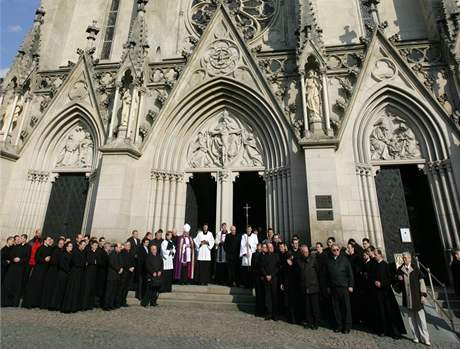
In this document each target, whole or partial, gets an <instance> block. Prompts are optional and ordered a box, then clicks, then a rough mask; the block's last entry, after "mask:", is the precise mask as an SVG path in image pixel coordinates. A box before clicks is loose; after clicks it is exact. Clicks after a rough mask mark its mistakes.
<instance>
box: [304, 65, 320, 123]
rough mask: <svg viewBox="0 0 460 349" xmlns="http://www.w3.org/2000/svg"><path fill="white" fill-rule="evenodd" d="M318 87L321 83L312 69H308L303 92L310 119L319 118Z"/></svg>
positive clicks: (315, 119)
mask: <svg viewBox="0 0 460 349" xmlns="http://www.w3.org/2000/svg"><path fill="white" fill-rule="evenodd" d="M320 89H321V85H320V83H319V79H318V77H317V75H316V73H315V72H314V71H313V70H309V71H308V73H307V78H306V79H305V93H306V100H307V110H308V116H309V119H310V120H311V121H318V120H321V116H320V110H321V99H320Z"/></svg>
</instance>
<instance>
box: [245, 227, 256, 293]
mask: <svg viewBox="0 0 460 349" xmlns="http://www.w3.org/2000/svg"><path fill="white" fill-rule="evenodd" d="M258 243H259V239H258V238H257V235H256V234H254V233H253V232H252V227H251V226H250V225H248V227H247V228H246V233H245V234H244V235H243V236H242V237H241V244H240V258H241V279H242V282H243V285H244V286H245V287H247V288H252V284H253V282H252V281H253V280H252V279H253V278H252V275H251V274H252V273H251V262H252V255H253V254H254V252H256V250H257V244H258Z"/></svg>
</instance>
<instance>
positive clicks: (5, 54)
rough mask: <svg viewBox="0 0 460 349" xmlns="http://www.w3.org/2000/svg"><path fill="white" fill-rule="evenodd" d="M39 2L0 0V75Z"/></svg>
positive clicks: (16, 49)
mask: <svg viewBox="0 0 460 349" xmlns="http://www.w3.org/2000/svg"><path fill="white" fill-rule="evenodd" d="M39 4H40V0H0V77H1V76H4V74H5V72H6V70H7V69H8V67H9V66H10V65H11V63H12V62H13V60H14V57H15V56H16V52H17V51H18V48H19V46H20V45H21V43H22V41H23V40H24V37H25V35H26V34H27V32H28V31H29V29H30V28H31V26H32V23H33V19H34V14H35V9H36V8H37V7H38V6H39ZM45 20H46V15H45Z"/></svg>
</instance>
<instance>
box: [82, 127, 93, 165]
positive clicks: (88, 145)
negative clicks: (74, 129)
mask: <svg viewBox="0 0 460 349" xmlns="http://www.w3.org/2000/svg"><path fill="white" fill-rule="evenodd" d="M79 160H80V164H81V165H83V167H90V166H91V164H92V163H93V141H92V140H91V135H90V134H89V132H85V138H83V140H82V141H81V143H80V156H79Z"/></svg>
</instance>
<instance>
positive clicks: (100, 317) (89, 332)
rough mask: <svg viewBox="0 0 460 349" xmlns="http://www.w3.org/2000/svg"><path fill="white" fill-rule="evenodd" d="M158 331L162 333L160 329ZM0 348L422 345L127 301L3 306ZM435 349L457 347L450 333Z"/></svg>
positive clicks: (378, 348)
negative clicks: (53, 308)
mask: <svg viewBox="0 0 460 349" xmlns="http://www.w3.org/2000/svg"><path fill="white" fill-rule="evenodd" d="M158 333H160V334H158ZM1 347H2V348H5V349H7V348H21V349H27V348H34V349H36V348H46V349H48V348H60V349H61V348H72V349H73V348H82V349H83V348H85V349H86V348H98V349H101V348H110V349H116V348H123V349H129V348H143V349H145V348H146V347H149V348H161V349H170V348H171V349H173V348H174V349H177V348H197V349H208V348H209V349H211V348H212V349H214V348H216V349H217V348H219V349H227V348H232V349H243V348H244V349H246V348H254V349H258V348H263V349H272V348H290V349H291V348H292V349H297V348H299V349H300V348H302V349H315V348H331V349H332V348H353V349H368V348H369V349H373V348H375V349H390V348H391V349H396V348H404V349H411V348H426V347H425V346H424V345H422V344H419V345H415V344H413V343H412V342H411V341H409V340H408V339H402V340H393V339H391V338H380V337H377V336H374V335H372V334H369V333H366V332H362V331H357V330H353V331H352V332H351V333H350V334H349V335H342V334H336V333H334V332H333V331H331V330H329V329H325V328H320V329H319V330H317V331H312V330H306V329H304V328H302V327H300V326H297V325H290V324H287V323H284V322H282V321H278V322H274V321H265V320H263V319H261V318H256V317H254V316H253V315H251V314H247V313H244V312H240V311H236V310H235V311H230V310H228V311H221V312H214V311H209V310H206V309H196V308H189V307H188V306H177V305H162V306H158V307H156V308H149V309H144V308H142V307H139V306H130V307H129V308H123V309H119V310H115V311H111V312H105V311H102V310H92V311H87V312H79V313H76V314H61V313H56V312H49V311H46V310H26V309H20V308H18V309H15V308H6V309H1ZM432 347H433V348H443V349H450V348H456V349H458V348H459V347H460V345H459V343H458V342H457V343H455V341H452V338H451V337H450V336H449V338H447V336H444V335H442V336H440V337H439V338H437V339H436V342H435V341H434V340H433V346H432Z"/></svg>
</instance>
